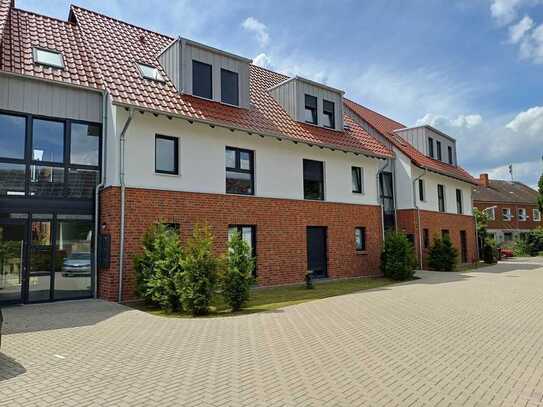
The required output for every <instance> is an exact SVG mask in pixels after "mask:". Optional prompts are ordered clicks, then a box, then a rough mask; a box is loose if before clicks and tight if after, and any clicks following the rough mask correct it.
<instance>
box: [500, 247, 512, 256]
mask: <svg viewBox="0 0 543 407" xmlns="http://www.w3.org/2000/svg"><path fill="white" fill-rule="evenodd" d="M513 256H514V255H513V249H507V248H501V249H500V257H501V258H509V257H513Z"/></svg>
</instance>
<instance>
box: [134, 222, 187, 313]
mask: <svg viewBox="0 0 543 407" xmlns="http://www.w3.org/2000/svg"><path fill="white" fill-rule="evenodd" d="M181 256H182V252H181V247H180V244H179V236H178V234H177V233H176V232H175V231H173V230H171V229H168V228H167V227H166V225H164V224H162V223H157V224H154V225H152V226H151V227H150V228H149V229H148V230H147V231H146V232H145V234H144V236H143V253H142V254H140V255H138V256H135V258H134V267H135V270H136V279H137V280H136V283H137V287H136V289H137V292H138V294H139V296H140V297H142V298H143V299H145V300H146V302H148V303H153V304H157V305H159V306H160V307H161V308H162V309H164V310H166V311H168V312H175V311H179V309H180V305H181V302H180V299H179V295H178V292H177V287H176V283H175V280H176V276H177V275H179V274H180V272H181V264H180V260H181Z"/></svg>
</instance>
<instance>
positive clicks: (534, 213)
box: [532, 208, 541, 222]
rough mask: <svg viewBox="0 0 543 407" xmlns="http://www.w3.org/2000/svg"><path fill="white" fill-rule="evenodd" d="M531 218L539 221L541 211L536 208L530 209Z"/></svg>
mask: <svg viewBox="0 0 543 407" xmlns="http://www.w3.org/2000/svg"><path fill="white" fill-rule="evenodd" d="M532 220H533V221H534V222H541V211H540V210H539V209H538V208H533V209H532Z"/></svg>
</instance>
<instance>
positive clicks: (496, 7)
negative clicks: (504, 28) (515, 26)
mask: <svg viewBox="0 0 543 407" xmlns="http://www.w3.org/2000/svg"><path fill="white" fill-rule="evenodd" d="M523 2H524V1H523V0H491V5H490V12H491V13H492V17H494V18H495V19H496V20H497V21H498V23H500V24H509V23H510V22H512V21H513V20H514V19H515V17H516V16H517V9H518V8H519V6H520V5H521V3H523Z"/></svg>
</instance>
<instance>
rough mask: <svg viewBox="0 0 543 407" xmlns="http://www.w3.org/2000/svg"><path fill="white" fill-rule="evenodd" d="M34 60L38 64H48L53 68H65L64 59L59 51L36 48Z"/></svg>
mask: <svg viewBox="0 0 543 407" xmlns="http://www.w3.org/2000/svg"><path fill="white" fill-rule="evenodd" d="M33 54H34V62H35V63H36V64H41V65H47V66H51V67H53V68H61V69H62V68H64V59H63V58H62V54H61V53H60V52H58V51H53V50H49V49H43V48H34V50H33Z"/></svg>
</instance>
